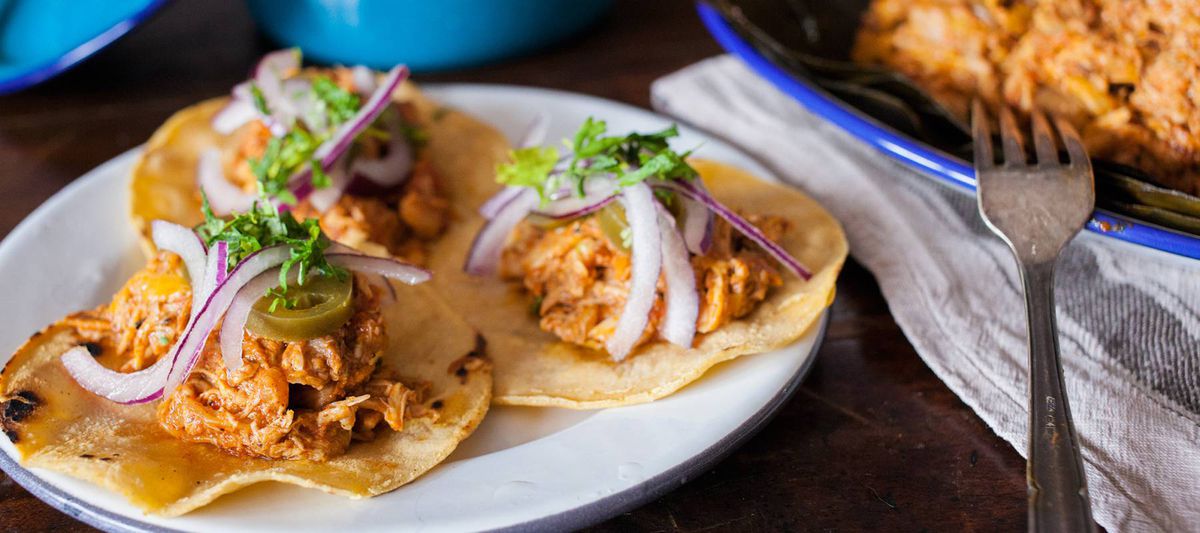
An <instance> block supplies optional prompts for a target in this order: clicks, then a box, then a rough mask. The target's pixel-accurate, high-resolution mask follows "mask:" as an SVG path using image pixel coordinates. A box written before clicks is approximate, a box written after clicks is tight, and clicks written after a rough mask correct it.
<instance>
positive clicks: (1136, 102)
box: [854, 0, 1200, 193]
mask: <svg viewBox="0 0 1200 533" xmlns="http://www.w3.org/2000/svg"><path fill="white" fill-rule="evenodd" d="M854 58H855V60H857V61H860V62H864V63H876V64H882V65H886V66H888V67H889V68H892V69H894V70H896V71H898V72H901V73H903V74H905V75H907V76H908V77H910V78H912V79H913V80H914V81H916V82H917V83H918V84H919V85H921V86H922V87H923V88H925V90H927V91H928V92H929V93H931V94H932V96H933V97H934V98H935V99H937V100H938V101H940V102H942V103H943V104H945V105H946V106H947V107H948V108H950V109H951V110H952V111H954V112H955V113H956V114H958V115H960V116H966V113H967V108H968V105H969V103H970V101H971V99H972V98H974V97H976V96H978V97H980V98H982V99H983V100H984V101H985V102H987V103H988V104H990V105H992V106H997V105H999V104H1001V103H1006V104H1008V105H1011V106H1014V107H1016V108H1017V109H1020V110H1022V111H1024V112H1029V111H1031V110H1032V109H1034V108H1040V109H1043V110H1045V111H1048V112H1051V113H1054V114H1056V115H1059V116H1063V117H1065V118H1067V119H1068V120H1070V121H1071V122H1073V123H1074V125H1075V127H1076V128H1077V129H1079V130H1080V131H1081V134H1082V135H1083V140H1084V143H1085V144H1086V145H1087V147H1088V149H1089V151H1090V152H1091V153H1092V154H1093V155H1095V156H1099V157H1102V158H1105V159H1110V160H1113V161H1116V162H1119V163H1124V164H1128V165H1131V166H1135V167H1138V168H1141V169H1142V170H1145V171H1148V172H1150V173H1151V174H1154V175H1156V177H1158V178H1159V179H1161V180H1162V181H1163V184H1164V185H1167V186H1170V187H1175V188H1178V189H1181V190H1184V191H1189V192H1192V193H1200V4H1197V3H1196V2H1194V1H1191V0H1168V1H1164V2H1145V1H1131V0H1062V1H1054V2H1050V1H1046V0H1017V1H997V0H918V1H909V0H874V1H873V2H872V3H871V6H870V8H869V9H868V11H867V14H866V16H865V17H864V20H863V24H862V28H861V30H860V32H859V36H858V41H857V43H856V45H855V50H854Z"/></svg>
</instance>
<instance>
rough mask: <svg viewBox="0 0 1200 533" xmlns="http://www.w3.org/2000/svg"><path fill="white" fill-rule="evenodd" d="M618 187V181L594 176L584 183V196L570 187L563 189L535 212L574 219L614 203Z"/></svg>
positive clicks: (547, 215)
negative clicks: (580, 195) (577, 193)
mask: <svg viewBox="0 0 1200 533" xmlns="http://www.w3.org/2000/svg"><path fill="white" fill-rule="evenodd" d="M616 189H617V186H616V183H614V182H613V181H612V180H611V179H604V178H592V179H589V180H588V181H587V183H585V184H584V195H583V197H579V196H577V195H576V194H575V191H574V190H571V189H569V188H567V189H562V190H560V191H558V192H557V193H555V194H554V196H553V197H552V198H551V202H550V204H549V205H547V206H545V207H539V208H538V209H537V210H536V211H535V212H536V213H537V214H539V215H542V216H546V217H551V218H557V219H572V218H577V217H581V216H584V215H590V214H592V213H595V212H596V211H599V210H600V209H601V208H603V207H604V206H606V205H608V204H610V203H612V201H613V199H614V198H616V197H615V196H614V193H615V192H616Z"/></svg>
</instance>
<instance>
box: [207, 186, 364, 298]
mask: <svg viewBox="0 0 1200 533" xmlns="http://www.w3.org/2000/svg"><path fill="white" fill-rule="evenodd" d="M201 194H202V202H203V203H202V205H201V210H202V212H203V213H204V222H202V223H200V225H199V226H197V227H196V232H197V233H198V234H199V235H200V238H202V239H204V243H205V244H207V245H208V246H212V245H213V244H215V243H216V242H217V241H225V243H226V244H227V245H228V246H229V260H228V263H227V264H226V268H227V269H233V268H234V267H235V266H237V264H238V263H240V262H241V261H242V260H244V259H245V258H246V257H248V256H250V255H251V254H253V253H255V252H257V251H259V250H262V249H263V248H268V247H271V246H276V245H285V246H287V247H289V249H290V250H291V255H290V257H288V259H287V261H284V263H283V264H282V265H281V266H280V268H279V286H278V287H275V288H272V289H271V290H270V291H268V295H271V296H274V298H275V299H274V301H273V302H272V304H271V306H272V309H274V308H275V307H277V306H279V305H283V306H285V307H293V306H294V305H295V302H294V299H292V298H289V297H288V274H289V273H290V272H291V270H292V268H295V269H296V280H297V283H299V284H300V285H304V284H305V283H306V280H308V279H310V278H311V277H312V276H334V277H337V278H338V279H345V276H347V275H348V274H347V272H346V271H345V270H343V269H341V268H338V267H336V266H333V265H331V264H329V261H328V260H326V258H325V250H326V249H327V248H329V245H330V244H331V241H330V240H329V237H326V236H325V234H324V233H322V232H321V227H320V226H319V225H318V223H317V219H315V218H310V219H307V220H304V221H298V220H296V217H295V216H293V215H292V213H291V211H280V210H279V209H277V208H276V207H275V206H274V205H273V204H271V202H270V201H268V200H267V198H266V197H265V196H264V195H262V194H260V195H259V200H258V201H256V202H254V205H253V206H252V207H251V208H250V209H249V210H248V211H246V212H244V213H239V214H237V215H236V216H234V217H233V218H232V219H230V220H223V219H221V218H218V217H217V216H216V215H215V214H213V211H212V208H211V207H210V206H209V204H208V198H207V196H203V193H201Z"/></svg>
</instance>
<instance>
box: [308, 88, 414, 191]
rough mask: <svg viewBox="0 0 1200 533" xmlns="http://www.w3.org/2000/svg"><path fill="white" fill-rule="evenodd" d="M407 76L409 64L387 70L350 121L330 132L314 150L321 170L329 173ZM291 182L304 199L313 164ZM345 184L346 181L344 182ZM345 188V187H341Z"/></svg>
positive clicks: (390, 100) (310, 186)
mask: <svg viewBox="0 0 1200 533" xmlns="http://www.w3.org/2000/svg"><path fill="white" fill-rule="evenodd" d="M407 77H408V67H405V66H403V65H399V66H396V67H393V68H392V70H389V71H388V73H387V75H386V76H384V78H383V81H382V82H381V83H380V84H379V87H378V88H376V89H375V93H374V94H372V95H371V98H370V99H368V100H367V102H366V103H365V104H363V105H362V107H361V108H359V110H358V113H356V114H355V115H354V116H353V117H351V118H350V120H347V121H346V122H344V123H342V125H340V126H338V129H337V130H336V131H335V132H334V133H333V135H332V136H331V137H330V138H329V140H328V141H325V142H324V143H322V144H321V146H319V147H318V148H317V150H316V151H315V152H313V158H314V159H316V160H317V161H318V162H319V163H320V165H321V169H322V170H324V171H326V172H329V169H331V168H332V167H333V164H334V162H336V161H337V160H338V158H340V157H342V155H343V154H345V153H346V150H348V149H349V148H350V146H351V145H352V144H353V143H354V139H355V138H356V137H358V134H359V133H362V132H363V130H365V129H367V127H368V126H370V125H371V123H372V122H375V119H376V118H379V115H380V114H381V113H383V111H384V110H385V109H387V108H388V106H389V105H390V104H391V103H392V93H393V92H394V91H395V90H396V87H399V86H400V82H401V81H404V79H405V78H407ZM288 183H289V184H291V185H290V186H291V188H292V193H293V194H295V195H296V199H297V200H304V199H305V198H306V197H308V195H309V194H312V192H313V186H312V166H310V165H304V166H303V167H302V168H301V169H300V170H299V171H297V172H296V174H294V175H293V176H292V177H291V178H289V179H288ZM347 185H348V183H347ZM343 190H344V187H343Z"/></svg>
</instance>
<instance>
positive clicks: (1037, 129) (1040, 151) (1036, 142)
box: [1030, 111, 1058, 166]
mask: <svg viewBox="0 0 1200 533" xmlns="http://www.w3.org/2000/svg"><path fill="white" fill-rule="evenodd" d="M1030 121H1031V122H1032V123H1033V146H1034V148H1035V150H1036V151H1037V164H1039V165H1043V166H1047V165H1057V164H1058V147H1056V146H1055V144H1054V133H1053V132H1052V131H1051V130H1050V123H1049V122H1047V121H1046V115H1045V114H1043V113H1042V112H1041V111H1034V112H1033V116H1032V118H1031V119H1030Z"/></svg>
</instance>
